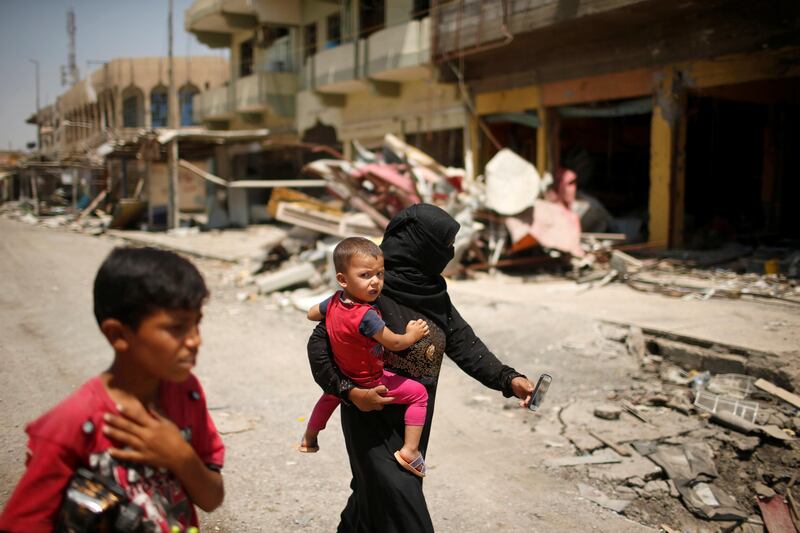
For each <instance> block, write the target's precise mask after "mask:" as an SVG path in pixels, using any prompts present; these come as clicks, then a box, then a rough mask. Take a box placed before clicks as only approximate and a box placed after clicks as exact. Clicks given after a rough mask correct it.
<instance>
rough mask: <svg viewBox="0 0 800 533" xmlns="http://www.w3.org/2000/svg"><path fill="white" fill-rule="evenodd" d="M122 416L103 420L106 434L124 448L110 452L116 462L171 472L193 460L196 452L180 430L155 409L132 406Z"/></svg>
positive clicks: (108, 414)
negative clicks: (135, 463)
mask: <svg viewBox="0 0 800 533" xmlns="http://www.w3.org/2000/svg"><path fill="white" fill-rule="evenodd" d="M120 412H121V416H118V415H114V414H111V413H106V415H105V416H104V420H105V425H104V427H103V432H104V433H105V434H106V436H107V437H108V438H110V439H111V440H112V441H114V443H115V444H120V445H121V446H120V447H119V448H116V447H115V448H111V449H110V450H109V453H110V454H111V456H112V457H114V458H115V459H118V460H122V461H133V462H137V463H144V464H148V465H150V466H153V467H156V468H166V469H167V470H169V471H171V472H176V471H177V470H178V469H179V468H180V467H181V465H183V464H185V462H186V461H188V460H190V459H191V457H192V455H193V454H194V451H193V450H192V448H191V446H190V445H189V443H187V442H186V441H185V440H184V438H183V435H181V432H180V430H179V429H178V426H176V425H175V424H174V423H173V422H172V421H171V420H169V419H168V418H166V417H164V416H162V415H160V414H158V413H157V412H156V411H155V409H145V408H144V406H142V404H141V403H139V402H129V403H126V405H125V407H124V408H122V409H121V410H120Z"/></svg>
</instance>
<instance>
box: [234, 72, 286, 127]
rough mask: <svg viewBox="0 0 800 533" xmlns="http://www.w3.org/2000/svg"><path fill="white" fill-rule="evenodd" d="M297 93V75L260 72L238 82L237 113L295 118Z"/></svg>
mask: <svg viewBox="0 0 800 533" xmlns="http://www.w3.org/2000/svg"><path fill="white" fill-rule="evenodd" d="M296 93H297V75H296V74H295V73H293V72H259V73H256V74H253V75H251V76H246V77H244V78H239V79H238V80H236V111H237V112H238V113H263V112H265V111H266V112H268V113H270V114H272V115H277V116H280V117H293V116H294V114H295V94H296Z"/></svg>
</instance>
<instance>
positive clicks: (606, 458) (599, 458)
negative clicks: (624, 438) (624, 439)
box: [542, 449, 622, 467]
mask: <svg viewBox="0 0 800 533" xmlns="http://www.w3.org/2000/svg"><path fill="white" fill-rule="evenodd" d="M621 462H622V457H620V455H619V454H617V452H615V451H613V450H609V449H603V450H600V451H598V452H596V453H594V454H591V455H579V456H575V457H557V458H554V459H545V461H544V462H543V463H542V464H543V465H544V466H549V467H562V466H581V465H598V464H607V463H621Z"/></svg>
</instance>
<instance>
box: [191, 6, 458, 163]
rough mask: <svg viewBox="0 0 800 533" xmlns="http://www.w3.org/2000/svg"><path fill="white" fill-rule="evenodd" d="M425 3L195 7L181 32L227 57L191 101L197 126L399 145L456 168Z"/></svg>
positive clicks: (449, 89)
mask: <svg viewBox="0 0 800 533" xmlns="http://www.w3.org/2000/svg"><path fill="white" fill-rule="evenodd" d="M429 7H430V6H429V2H427V1H419V0H392V1H391V2H388V1H385V0H346V1H323V0H286V1H283V0H281V1H276V0H253V1H252V2H244V1H241V0H197V1H196V2H195V3H194V4H193V5H192V6H191V8H190V9H189V10H188V11H187V12H186V16H185V26H186V29H187V30H188V31H190V32H192V33H194V34H195V35H196V36H197V37H198V39H199V40H200V41H201V42H203V43H205V44H207V45H209V46H212V47H215V46H217V47H227V48H230V50H231V63H230V69H231V71H230V74H231V84H230V86H229V87H227V88H220V89H217V90H215V91H206V92H204V93H203V94H201V95H199V96H197V97H196V105H195V108H196V110H197V113H198V119H199V120H201V121H202V122H203V123H207V124H215V125H220V124H221V125H224V126H226V127H231V128H237V127H252V126H251V125H252V124H253V123H257V124H259V125H262V126H265V127H267V128H269V129H270V131H271V132H273V133H280V132H282V133H284V134H285V135H286V137H288V138H294V139H297V140H303V141H310V142H320V143H324V144H330V145H334V146H341V147H342V148H343V150H344V151H345V153H346V154H349V153H350V150H351V149H352V146H351V142H350V141H352V140H359V141H360V142H361V143H362V144H363V145H365V146H366V147H368V148H369V147H377V146H379V145H380V143H381V140H382V139H383V136H384V135H385V134H386V133H393V134H395V135H398V136H399V137H401V138H406V139H408V140H410V142H413V143H414V144H415V145H417V146H418V147H420V148H421V149H423V150H426V151H428V152H430V153H431V155H433V156H434V157H436V158H437V159H439V160H440V161H441V162H442V163H444V164H451V165H462V164H463V146H464V143H463V136H464V132H465V128H464V126H465V125H466V115H465V112H464V106H463V104H462V103H461V101H460V98H459V96H458V93H457V87H456V86H455V85H454V84H442V83H438V82H437V81H436V75H435V73H434V72H433V70H432V68H431V62H430V57H431V55H430V52H431V49H430V45H431V34H430V29H431V19H430V16H429Z"/></svg>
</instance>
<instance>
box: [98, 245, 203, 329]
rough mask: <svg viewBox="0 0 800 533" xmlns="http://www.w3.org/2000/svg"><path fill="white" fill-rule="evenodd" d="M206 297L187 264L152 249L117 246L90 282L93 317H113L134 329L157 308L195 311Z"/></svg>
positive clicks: (200, 279)
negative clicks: (92, 288)
mask: <svg viewBox="0 0 800 533" xmlns="http://www.w3.org/2000/svg"><path fill="white" fill-rule="evenodd" d="M206 298H208V288H207V287H206V283H205V281H203V277H202V276H201V275H200V272H199V271H198V270H197V267H195V266H194V265H193V264H192V263H191V262H189V261H188V260H187V259H184V258H183V257H181V256H179V255H178V254H176V253H173V252H168V251H165V250H158V249H156V248H133V247H117V248H114V250H112V251H111V253H110V254H109V255H108V257H107V258H106V260H105V261H103V264H102V265H100V270H98V271H97V277H95V279H94V316H95V318H96V319H97V323H98V324H100V323H102V322H103V320H106V319H108V318H115V319H117V320H119V321H120V322H122V323H123V324H125V325H127V326H130V327H132V328H134V329H136V328H138V327H139V324H140V323H141V321H142V319H144V318H145V317H146V316H147V315H148V314H150V313H152V312H154V311H156V310H158V309H199V308H200V307H202V305H203V302H204V300H205V299H206Z"/></svg>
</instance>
